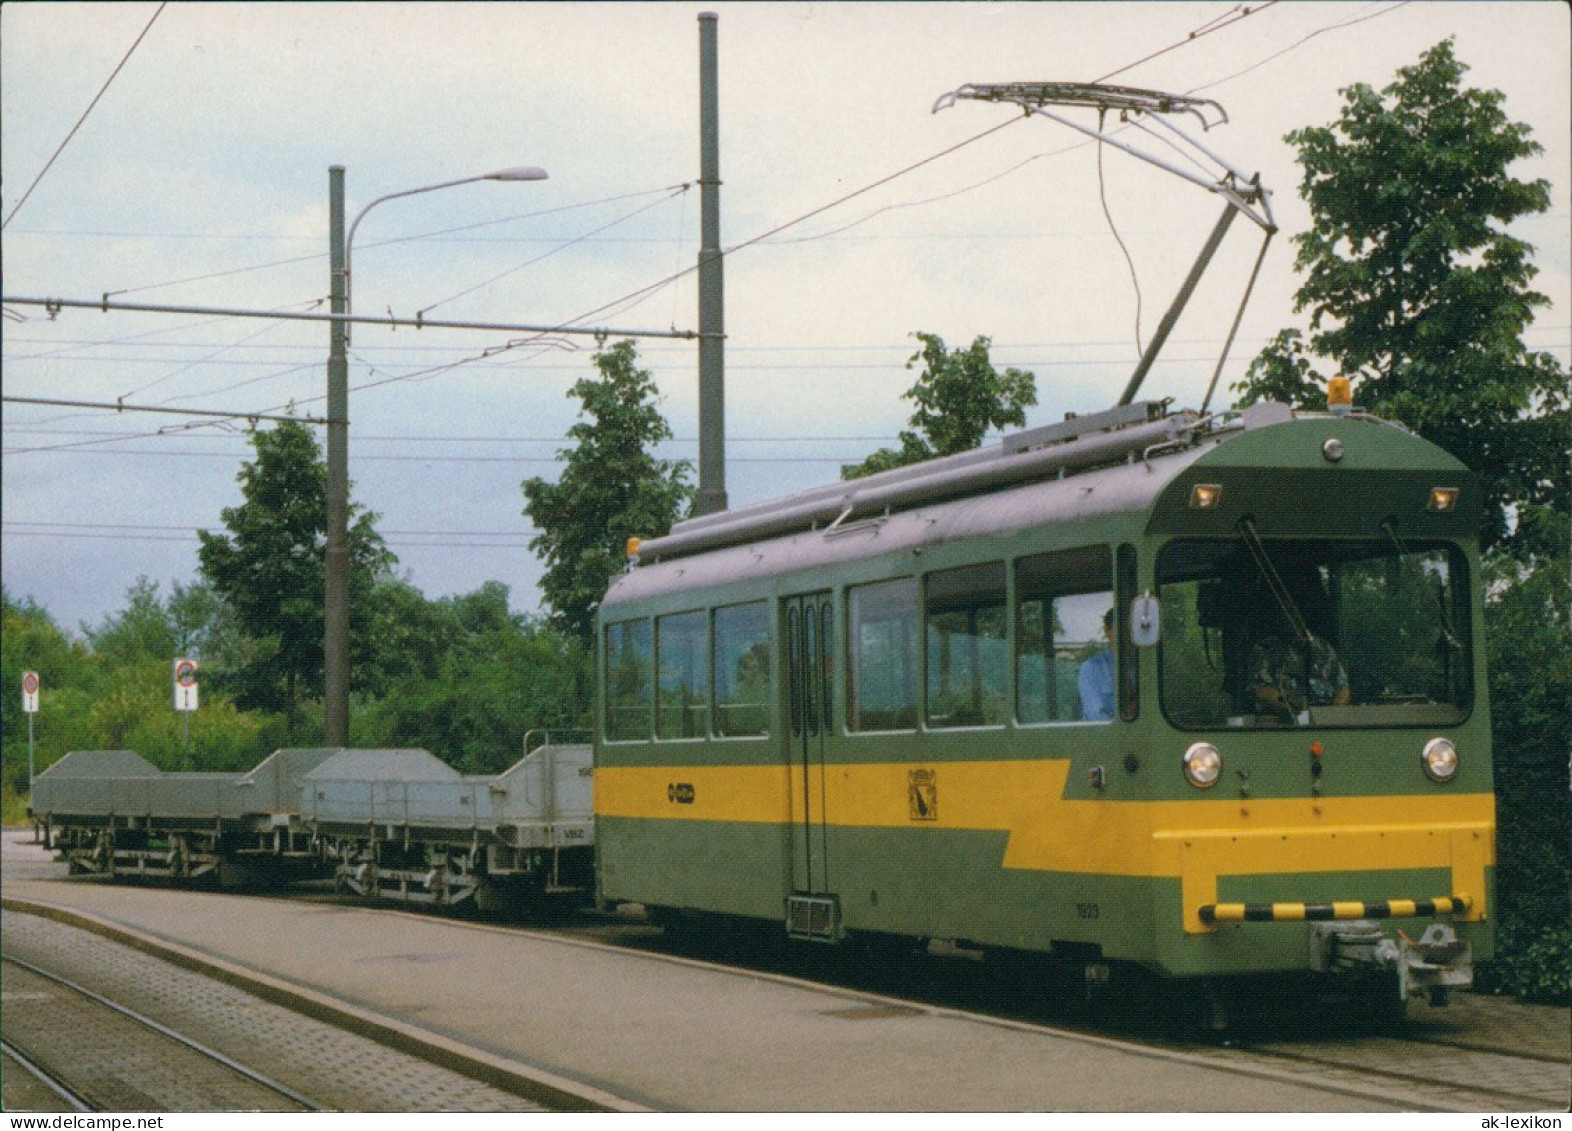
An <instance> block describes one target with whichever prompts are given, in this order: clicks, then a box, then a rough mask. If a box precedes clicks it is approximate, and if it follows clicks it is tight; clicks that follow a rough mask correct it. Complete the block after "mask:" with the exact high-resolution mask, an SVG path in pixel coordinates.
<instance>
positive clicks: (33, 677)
mask: <svg viewBox="0 0 1572 1131" xmlns="http://www.w3.org/2000/svg"><path fill="white" fill-rule="evenodd" d="M22 710H23V711H25V712H27V713H28V714H29V715H36V714H37V713H38V673H37V672H23V673H22Z"/></svg>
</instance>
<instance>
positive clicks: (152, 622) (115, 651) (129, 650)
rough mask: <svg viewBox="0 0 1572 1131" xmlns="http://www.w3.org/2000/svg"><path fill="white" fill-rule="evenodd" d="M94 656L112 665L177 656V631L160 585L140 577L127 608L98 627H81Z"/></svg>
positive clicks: (129, 593) (128, 597)
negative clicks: (159, 590) (165, 604)
mask: <svg viewBox="0 0 1572 1131" xmlns="http://www.w3.org/2000/svg"><path fill="white" fill-rule="evenodd" d="M82 633H83V635H85V636H86V637H87V642H88V644H89V645H90V646H91V647H92V649H93V653H94V654H95V655H96V656H98V657H100V658H101V659H102V660H104V661H105V663H107V664H110V665H116V664H125V663H134V662H136V661H139V660H153V659H158V660H164V661H169V660H172V659H174V656H175V630H174V627H173V625H172V624H171V623H170V618H169V610H168V609H166V608H165V607H164V601H163V598H161V597H160V596H159V595H158V582H156V581H149V580H148V578H147V577H146V576H145V575H142V576H138V577H137V579H136V581H135V583H133V584H132V586H131V587H130V588H129V589H127V590H126V607H125V608H124V609H122V610H121V611H120V612H118V613H115V614H114V615H112V616H108V617H105V618H104V619H103V620H102V621H101V622H100V623H99V625H98V627H96V628H89V627H88V626H87V625H85V624H84V625H83V626H82Z"/></svg>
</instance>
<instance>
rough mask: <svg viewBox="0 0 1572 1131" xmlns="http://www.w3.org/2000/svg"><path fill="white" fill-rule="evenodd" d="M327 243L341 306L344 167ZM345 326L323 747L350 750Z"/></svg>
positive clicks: (331, 476) (337, 371)
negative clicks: (341, 747) (344, 747)
mask: <svg viewBox="0 0 1572 1131" xmlns="http://www.w3.org/2000/svg"><path fill="white" fill-rule="evenodd" d="M328 197H329V204H328V242H329V245H330V246H329V253H328V260H329V271H330V273H331V276H332V277H331V279H330V286H331V290H330V292H329V293H330V294H331V296H332V300H331V304H332V308H333V313H334V314H343V313H344V311H345V305H346V297H345V296H346V291H345V278H344V273H345V267H344V167H343V166H342V165H333V166H330V167H329V169H328ZM344 335H345V325H344V323H342V322H335V323H333V325H332V328H331V329H330V330H329V338H328V367H327V384H328V388H327V408H328V423H327V551H326V555H325V557H326V568H325V586H324V592H323V602H322V608H323V616H322V621H323V632H322V683H323V687H322V704H323V712H322V713H323V718H322V724H323V743H324V745H326V746H348V745H349V358H348V353H347V350H346V347H345V344H344Z"/></svg>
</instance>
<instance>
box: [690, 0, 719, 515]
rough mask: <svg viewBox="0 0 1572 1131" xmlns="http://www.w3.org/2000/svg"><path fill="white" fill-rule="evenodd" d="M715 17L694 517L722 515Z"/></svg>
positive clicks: (704, 53)
mask: <svg viewBox="0 0 1572 1131" xmlns="http://www.w3.org/2000/svg"><path fill="white" fill-rule="evenodd" d="M716 22H717V17H716V15H715V13H714V12H701V13H699V227H700V243H699V491H698V497H697V498H695V499H694V502H693V511H692V513H693V515H694V516H697V515H703V514H714V513H715V512H717V511H723V510H725V509H726V360H725V348H726V326H725V313H724V311H725V285H724V282H723V275H722V270H721V265H722V256H721V247H720V126H719V111H718V109H717V99H718V91H717V86H718V84H717V80H716V48H715V25H716Z"/></svg>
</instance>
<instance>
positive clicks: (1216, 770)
mask: <svg viewBox="0 0 1572 1131" xmlns="http://www.w3.org/2000/svg"><path fill="white" fill-rule="evenodd" d="M1222 772H1223V756H1222V755H1221V754H1220V753H1218V751H1217V747H1215V746H1213V745H1212V744H1211V743H1210V742H1197V743H1195V744H1194V745H1193V746H1191V747H1190V749H1188V750H1186V751H1185V752H1184V776H1185V780H1186V781H1188V782H1189V783H1190V784H1191V785H1193V786H1195V787H1196V788H1197V789H1205V788H1206V787H1207V786H1209V785H1214V784H1216V782H1217V779H1218V777H1219V776H1221V775H1222Z"/></svg>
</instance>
